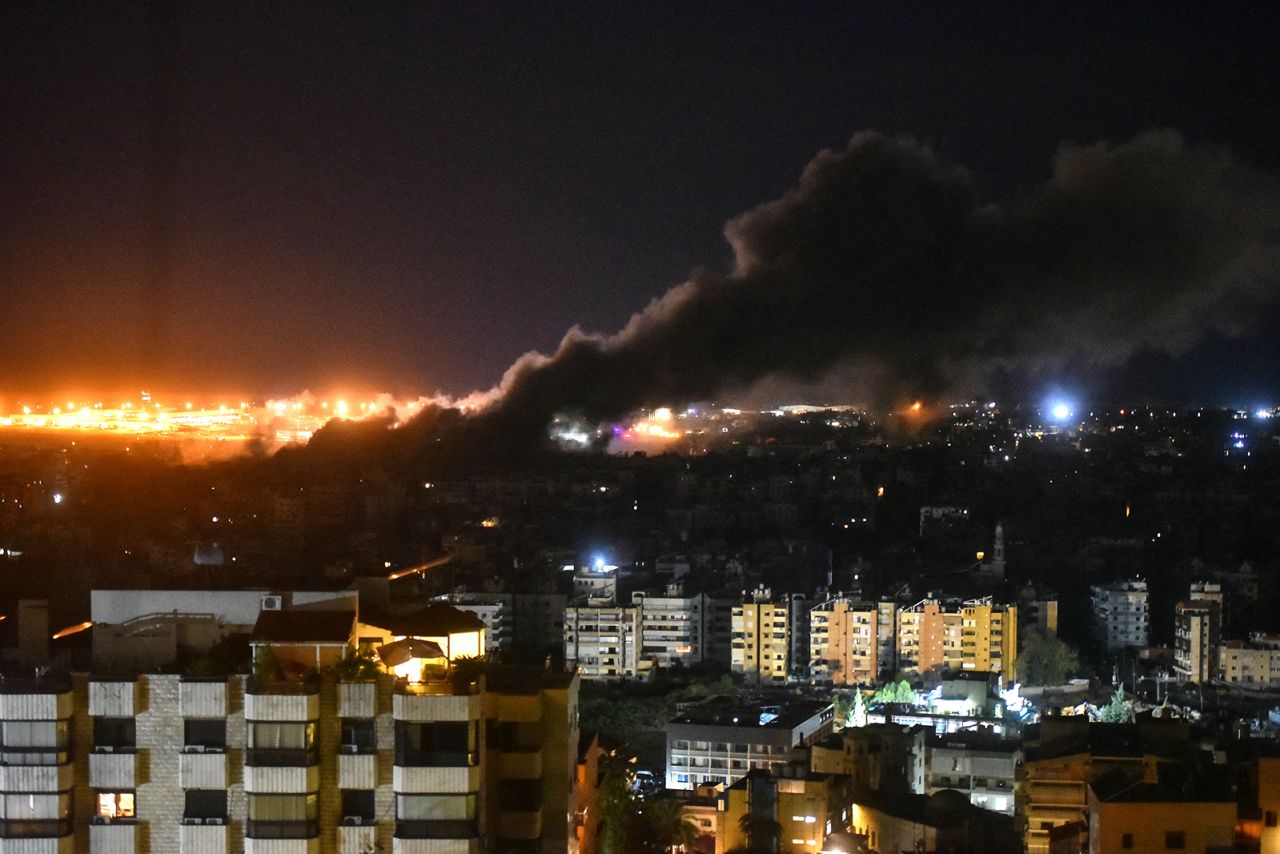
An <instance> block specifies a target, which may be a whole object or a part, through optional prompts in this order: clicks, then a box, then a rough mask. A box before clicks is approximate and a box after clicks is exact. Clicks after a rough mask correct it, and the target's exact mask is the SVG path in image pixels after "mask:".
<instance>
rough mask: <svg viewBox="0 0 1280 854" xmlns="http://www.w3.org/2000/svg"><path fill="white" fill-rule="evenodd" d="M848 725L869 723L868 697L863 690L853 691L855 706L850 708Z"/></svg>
mask: <svg viewBox="0 0 1280 854" xmlns="http://www.w3.org/2000/svg"><path fill="white" fill-rule="evenodd" d="M847 721H848V723H847V724H846V726H851V727H860V726H866V725H867V698H866V697H864V696H862V692H861V691H854V692H853V708H852V709H850V710H849V717H848V718H847Z"/></svg>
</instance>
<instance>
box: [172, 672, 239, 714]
mask: <svg viewBox="0 0 1280 854" xmlns="http://www.w3.org/2000/svg"><path fill="white" fill-rule="evenodd" d="M178 711H179V713H180V714H181V715H182V716H183V717H184V718H225V717H226V716H227V711H228V705H227V681H226V680H225V679H216V680H215V679H187V678H184V679H183V680H182V682H180V683H179V684H178Z"/></svg>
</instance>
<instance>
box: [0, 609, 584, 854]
mask: <svg viewBox="0 0 1280 854" xmlns="http://www.w3.org/2000/svg"><path fill="white" fill-rule="evenodd" d="M204 597H205V592H204V591H192V592H191V595H190V597H189V598H188V600H187V601H188V603H189V604H188V613H192V614H193V615H194V614H195V613H196V612H197V610H198V609H199V608H200V606H201V605H202V604H203V600H204ZM284 598H286V601H287V597H284ZM267 604H270V605H274V604H276V603H275V602H268V603H267ZM443 607H445V606H434V608H433V610H434V609H436V608H443ZM448 610H450V611H451V610H452V609H448ZM435 613H436V614H437V615H438V614H440V613H442V612H440V611H435ZM169 616H170V617H174V616H177V617H180V616H181V615H180V614H179V615H172V614H171V615H169ZM401 616H402V617H403V618H405V619H407V620H409V621H411V622H412V621H413V620H414V619H415V618H416V615H415V613H406V614H402V615H401ZM461 616H462V617H466V618H468V619H473V618H471V617H470V615H461ZM197 619H198V620H199V619H204V617H197ZM366 619H371V618H370V617H368V616H365V615H362V616H361V618H359V619H358V618H357V613H356V612H355V611H349V610H343V609H341V608H338V607H334V608H331V609H328V610H326V609H315V610H298V611H289V610H281V611H278V612H277V611H264V612H262V613H261V614H260V615H259V618H258V619H257V620H256V621H255V622H254V624H253V627H252V633H251V636H250V639H251V642H252V644H253V646H254V648H255V650H256V652H257V658H256V664H255V666H254V668H253V669H254V674H253V675H246V674H245V673H240V672H236V673H230V674H228V675H220V676H208V675H196V673H197V672H199V673H205V672H207V661H206V662H205V666H200V667H195V668H192V669H189V670H188V672H185V673H183V672H173V671H174V670H180V669H181V668H175V667H170V668H167V669H169V670H170V672H160V671H159V670H158V669H148V672H142V673H139V674H138V675H136V676H128V677H126V676H120V675H115V674H107V673H105V672H104V673H89V674H85V673H77V674H71V675H57V676H55V675H45V676H42V677H40V678H33V679H15V678H5V679H3V680H0V790H2V791H3V792H4V793H5V794H4V796H3V812H0V851H4V852H6V854H7V852H9V851H15V852H16V851H21V852H24V854H36V852H50V854H54V852H57V854H63V852H66V854H70V852H86V851H87V852H91V853H92V854H97V852H104V854H126V852H135V851H138V852H142V851H172V852H182V854H222V853H223V852H245V854H268V853H269V854H295V852H296V854H304V852H305V854H319V852H338V854H348V852H349V854H357V852H360V854H364V852H370V851H375V850H377V851H390V852H400V854H427V852H430V854H448V852H479V851H481V850H485V849H486V846H500V847H502V848H503V850H508V849H510V850H520V851H539V852H544V851H545V852H552V851H554V852H557V854H559V852H563V851H565V850H566V846H567V845H568V842H569V839H570V838H571V827H570V823H571V819H570V816H569V804H570V803H572V798H571V792H570V788H571V786H572V780H573V769H574V761H575V757H576V748H577V740H578V734H577V731H576V720H577V708H576V707H577V686H578V682H577V679H576V677H575V675H574V674H572V673H566V672H559V671H554V672H553V671H534V672H526V671H515V670H506V669H501V668H497V667H488V668H483V667H477V666H475V665H474V664H470V663H466V662H462V661H460V660H455V659H451V658H449V657H448V655H447V654H445V652H444V650H443V649H442V648H441V646H440V643H439V641H438V640H425V639H423V638H422V637H418V636H417V634H416V633H415V634H414V635H412V636H400V632H401V629H402V628H403V626H402V625H390V626H382V627H379V626H377V625H374V624H371V623H365V622H364V620H366ZM476 623H477V624H478V621H476ZM461 624H462V622H461V621H460V622H459V625H461ZM427 628H430V627H427ZM379 629H381V630H383V631H385V632H386V633H387V635H388V638H387V640H388V642H386V643H381V644H378V645H376V646H375V647H374V651H375V652H376V654H377V657H378V660H379V661H380V662H381V664H380V665H375V664H374V663H373V661H372V660H368V659H366V660H365V661H363V662H362V663H360V664H359V666H358V667H355V668H354V669H353V668H352V667H349V666H348V665H349V664H350V663H352V662H355V661H356V660H355V659H352V658H351V657H350V656H351V653H352V652H354V644H355V643H356V640H357V636H358V635H359V634H366V633H368V632H370V631H376V630H379ZM481 631H482V630H481V629H480V628H479V627H478V625H477V626H476V627H475V628H474V634H475V635H476V636H475V637H472V638H471V639H469V640H468V639H466V638H463V637H461V634H462V633H460V632H454V631H451V630H450V629H449V628H440V629H438V630H432V631H430V632H428V634H431V635H432V636H433V637H435V638H444V639H446V642H447V643H449V645H450V646H451V647H456V648H457V649H459V650H462V649H473V648H477V647H480V645H481V644H482V640H481V638H480V637H479V636H478V635H480V634H481ZM112 635H113V636H112V644H111V648H112V650H113V651H114V652H115V653H117V654H122V648H123V645H124V640H125V639H124V638H123V637H122V636H120V633H118V632H115V633H112ZM150 640H152V639H151V638H147V637H145V636H140V637H139V642H140V643H142V644H143V646H144V647H145V646H147V645H148V642H149V641H150ZM460 658H461V655H460V654H459V656H458V659H460ZM317 661H318V662H319V663H320V668H319V669H315V668H314V663H315V662H317ZM334 662H346V664H337V666H332V667H331V666H330V665H331V663H334ZM303 665H307V666H308V672H307V673H306V675H305V676H304V675H302V671H301V670H300V667H302V666H303ZM406 665H408V666H406ZM344 668H346V669H344ZM392 668H399V669H400V670H402V671H404V672H407V673H409V674H410V675H409V676H405V677H401V678H397V677H396V676H395V675H393V673H392V672H391V670H392Z"/></svg>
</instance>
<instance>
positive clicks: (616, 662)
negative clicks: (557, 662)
mask: <svg viewBox="0 0 1280 854" xmlns="http://www.w3.org/2000/svg"><path fill="white" fill-rule="evenodd" d="M639 629H640V609H639V608H637V607H635V606H624V605H570V606H569V607H567V608H565V609H564V657H565V660H566V661H569V662H576V664H577V668H578V673H579V674H581V676H582V678H583V679H630V678H633V677H635V675H636V673H637V672H638V669H639V651H640V643H639V640H640V637H639Z"/></svg>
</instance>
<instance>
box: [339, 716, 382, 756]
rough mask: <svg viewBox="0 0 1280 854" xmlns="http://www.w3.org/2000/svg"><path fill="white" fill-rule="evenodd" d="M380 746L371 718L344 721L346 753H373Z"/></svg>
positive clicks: (343, 743) (343, 735) (343, 737)
mask: <svg viewBox="0 0 1280 854" xmlns="http://www.w3.org/2000/svg"><path fill="white" fill-rule="evenodd" d="M377 746H378V743H377V737H376V736H375V735H374V728H373V720H372V719H371V718H343V719H342V750H343V752H345V753H372V752H373V751H374V750H375V749H376V748H377Z"/></svg>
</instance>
